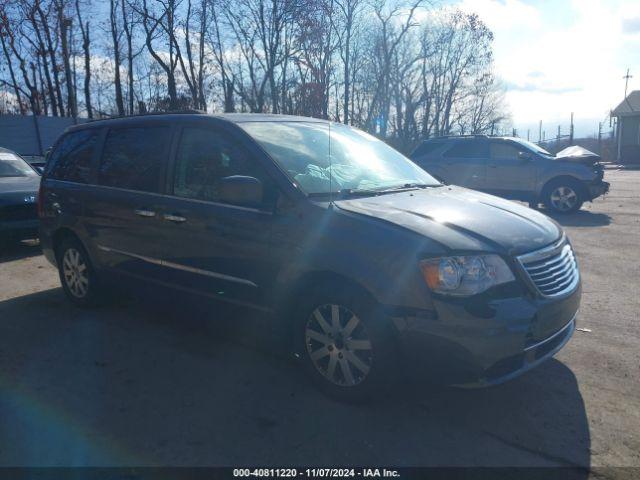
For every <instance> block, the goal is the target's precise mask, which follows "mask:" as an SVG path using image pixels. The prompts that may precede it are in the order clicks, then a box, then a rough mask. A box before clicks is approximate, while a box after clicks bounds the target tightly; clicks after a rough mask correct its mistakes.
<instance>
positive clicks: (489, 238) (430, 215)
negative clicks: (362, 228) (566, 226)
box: [335, 186, 562, 255]
mask: <svg viewBox="0 0 640 480" xmlns="http://www.w3.org/2000/svg"><path fill="white" fill-rule="evenodd" d="M335 204H336V206H337V207H339V208H340V209H342V210H346V211H349V212H353V213H358V214H361V215H367V216H369V217H374V218H377V219H381V220H383V221H386V222H390V223H393V224H395V225H398V226H401V227H404V228H406V229H408V230H411V231H414V232H416V233H418V234H420V235H423V236H426V237H428V238H430V239H432V240H434V241H436V242H438V243H440V244H442V245H443V247H444V248H445V249H450V250H452V251H454V250H455V251H498V252H503V253H505V254H508V255H517V254H521V253H524V252H530V251H532V250H536V249H538V248H541V247H544V246H546V245H549V244H550V243H552V242H554V241H556V240H557V239H558V238H559V237H560V236H561V235H562V229H561V228H560V227H559V226H558V224H556V223H555V222H554V221H553V220H551V219H550V218H548V217H547V216H545V215H543V214H541V213H539V212H537V211H535V210H532V209H530V208H527V207H524V206H522V205H519V204H517V203H514V202H510V201H508V200H504V199H502V198H498V197H494V196H493V195H487V194H484V193H480V192H476V191H473V190H468V189H466V188H462V187H457V186H441V187H435V188H425V189H422V190H411V191H405V192H398V193H391V194H383V195H378V196H371V197H364V198H353V199H345V200H338V201H336V202H335Z"/></svg>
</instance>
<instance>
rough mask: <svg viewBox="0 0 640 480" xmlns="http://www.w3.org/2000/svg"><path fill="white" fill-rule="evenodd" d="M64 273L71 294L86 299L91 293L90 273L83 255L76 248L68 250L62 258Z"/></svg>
mask: <svg viewBox="0 0 640 480" xmlns="http://www.w3.org/2000/svg"><path fill="white" fill-rule="evenodd" d="M62 273H63V275H64V281H65V283H66V285H67V288H68V289H69V291H70V292H71V294H72V295H73V296H74V297H76V298H84V297H86V296H87V293H88V292H89V272H88V268H87V264H86V262H85V261H84V259H83V257H82V254H81V253H80V252H79V251H78V250H77V249H75V248H68V249H67V250H65V252H64V256H63V257H62Z"/></svg>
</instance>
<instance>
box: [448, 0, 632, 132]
mask: <svg viewBox="0 0 640 480" xmlns="http://www.w3.org/2000/svg"><path fill="white" fill-rule="evenodd" d="M457 6H458V7H459V8H460V9H461V10H463V11H466V12H475V13H477V14H478V15H479V16H480V17H481V19H482V20H483V21H484V22H485V23H486V24H487V25H488V26H489V27H490V28H491V29H492V30H493V32H494V34H495V43H494V53H495V70H496V74H497V76H498V77H499V78H500V79H501V80H502V82H503V83H504V85H505V87H506V89H507V94H506V99H507V103H508V107H509V110H510V112H511V117H512V120H513V126H514V127H515V128H517V129H518V134H519V135H520V136H526V131H527V129H530V130H531V139H532V140H537V137H538V122H539V121H540V120H542V121H543V129H544V130H546V132H547V137H549V136H550V135H555V134H556V133H557V127H558V125H559V124H560V125H561V128H562V130H563V133H567V132H568V128H569V119H570V115H571V112H574V115H575V125H576V126H575V128H576V135H578V136H586V135H591V134H593V133H595V132H597V129H598V122H599V121H605V120H606V124H605V127H606V128H608V126H609V123H608V122H609V120H608V118H607V115H608V112H609V111H610V110H611V109H613V108H615V107H616V106H617V105H618V104H619V103H620V102H621V101H622V99H623V97H624V82H625V81H624V80H623V78H622V77H623V76H624V75H625V74H626V70H627V68H629V69H630V70H631V75H633V78H632V79H630V80H629V91H632V90H634V89H640V0H556V1H554V0H539V1H535V0H461V1H459V2H457Z"/></svg>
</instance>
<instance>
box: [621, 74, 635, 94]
mask: <svg viewBox="0 0 640 480" xmlns="http://www.w3.org/2000/svg"><path fill="white" fill-rule="evenodd" d="M622 78H623V80H624V98H627V87H628V86H629V79H630V78H633V75H629V69H628V68H627V74H626V75H625V76H624V77H622Z"/></svg>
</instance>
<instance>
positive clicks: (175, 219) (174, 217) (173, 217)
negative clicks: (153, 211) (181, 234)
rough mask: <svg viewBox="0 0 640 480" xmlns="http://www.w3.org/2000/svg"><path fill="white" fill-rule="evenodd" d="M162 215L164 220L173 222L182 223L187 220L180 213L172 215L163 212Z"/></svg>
mask: <svg viewBox="0 0 640 480" xmlns="http://www.w3.org/2000/svg"><path fill="white" fill-rule="evenodd" d="M163 217H164V219H165V220H169V221H170V222H175V223H182V222H186V221H187V219H186V218H184V217H181V216H180V215H172V214H170V213H165V214H164V215H163Z"/></svg>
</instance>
